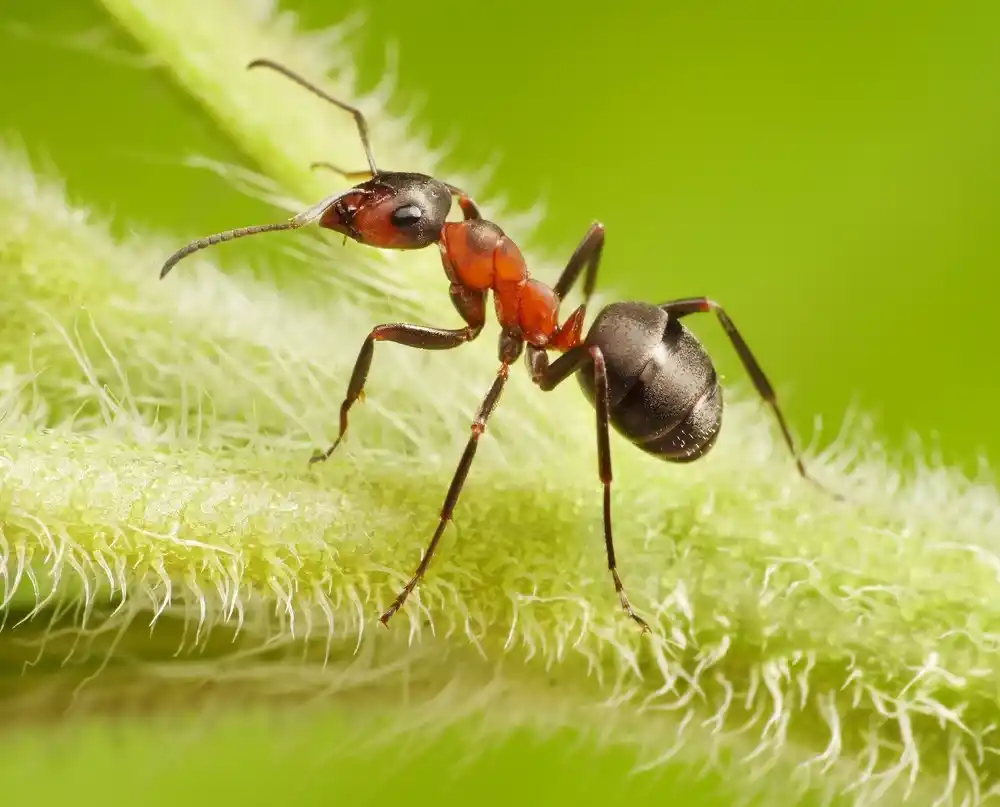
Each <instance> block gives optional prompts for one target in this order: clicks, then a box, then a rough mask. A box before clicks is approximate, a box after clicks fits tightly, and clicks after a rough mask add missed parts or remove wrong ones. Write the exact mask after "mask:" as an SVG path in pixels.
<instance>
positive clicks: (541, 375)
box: [527, 345, 649, 633]
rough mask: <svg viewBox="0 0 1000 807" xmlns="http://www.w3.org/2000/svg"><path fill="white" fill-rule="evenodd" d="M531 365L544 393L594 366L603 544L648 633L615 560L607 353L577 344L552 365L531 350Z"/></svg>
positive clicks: (618, 587) (621, 591)
mask: <svg viewBox="0 0 1000 807" xmlns="http://www.w3.org/2000/svg"><path fill="white" fill-rule="evenodd" d="M527 358H528V366H529V367H530V368H531V378H532V380H533V381H534V382H535V383H536V384H537V385H538V386H539V387H540V388H541V389H542V390H545V391H549V390H552V389H555V387H557V386H558V385H559V384H561V383H562V382H563V381H565V380H566V379H567V378H569V377H570V376H572V375H573V374H574V373H576V372H577V371H578V370H580V369H582V368H583V367H585V366H586V365H587V364H588V363H590V364H591V366H592V368H593V371H594V387H595V389H596V391H597V394H596V397H595V400H594V406H595V409H596V410H597V467H598V473H599V474H600V477H601V484H602V485H603V486H604V544H605V548H606V550H607V553H608V570H609V571H610V572H611V577H612V579H613V580H614V584H615V592H617V594H618V598H619V599H620V600H621V604H622V610H624V611H625V613H626V614H628V616H629V617H631V618H632V619H633V620H634V621H635V622H636V624H638V625H639V627H640V628H641V629H642V631H643V633H647V632H649V625H648V624H647V623H646V620H644V619H643V618H642V617H641V616H639V615H638V614H637V613H636V612H635V611H634V610H633V608H632V605H631V603H630V602H629V599H628V595H627V594H626V593H625V587H624V586H623V585H622V579H621V577H620V576H619V574H618V564H617V562H616V560H615V543H614V537H613V532H612V524H611V480H612V473H611V439H610V423H611V417H610V405H609V400H608V373H607V368H606V367H605V364H604V354H603V353H601V349H600V348H599V347H596V346H592V347H588V346H586V345H577V346H576V347H573V348H571V349H570V350H568V351H566V353H564V354H563V355H562V356H560V357H559V358H558V359H556V360H555V361H554V362H552V363H551V364H549V357H548V354H546V352H545V351H544V350H542V349H539V348H532V347H529V348H528V354H527Z"/></svg>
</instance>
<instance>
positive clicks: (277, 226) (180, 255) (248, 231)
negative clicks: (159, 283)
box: [160, 191, 350, 280]
mask: <svg viewBox="0 0 1000 807" xmlns="http://www.w3.org/2000/svg"><path fill="white" fill-rule="evenodd" d="M346 193H350V191H346V192H345V193H338V194H336V195H335V196H328V197H326V198H325V199H323V200H321V201H319V202H317V203H316V204H314V205H313V206H312V207H310V208H309V209H308V210H303V211H302V212H301V213H299V214H298V215H297V216H293V217H292V218H290V219H288V220H287V221H279V222H275V223H274V224H254V225H251V226H250V227H237V228H236V229H235V230H226V231H225V232H223V233H216V234H215V235H209V236H206V237H205V238H199V239H198V240H197V241H192V242H191V243H190V244H188V245H187V246H185V247H181V248H180V249H179V250H177V251H176V252H175V253H174V254H173V255H171V256H170V257H169V258H167V262H166V263H165V264H163V268H162V269H161V270H160V280H163V278H165V277H166V276H167V273H168V272H169V271H170V270H171V269H173V268H174V266H176V265H177V264H178V263H179V262H180V261H181V260H183V259H184V258H186V257H187V256H188V255H190V254H191V253H192V252H198V251H199V250H202V249H205V247H211V246H215V245H216V244H221V243H224V242H225V241H232V240H234V239H236V238H244V237H245V236H248V235H257V234H258V233H271V232H274V231H275V230H297V229H299V227H305V226H306V225H307V224H312V223H313V222H314V221H316V220H318V219H319V218H321V217H322V215H323V214H324V213H325V212H326V211H327V209H328V208H329V207H330V205H332V204H333V203H334V202H336V201H337V200H338V199H339V198H340V197H341V196H344V195H345V194H346Z"/></svg>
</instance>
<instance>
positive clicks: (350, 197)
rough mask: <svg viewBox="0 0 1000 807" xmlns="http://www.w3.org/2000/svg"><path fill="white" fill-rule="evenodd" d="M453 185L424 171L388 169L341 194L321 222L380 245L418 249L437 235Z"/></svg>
mask: <svg viewBox="0 0 1000 807" xmlns="http://www.w3.org/2000/svg"><path fill="white" fill-rule="evenodd" d="M451 202H452V194H451V190H450V189H449V188H448V186H447V185H445V184H444V183H443V182H440V181H439V180H436V179H434V178H433V177H429V176H426V175H424V174H411V173H403V172H386V173H382V174H378V175H377V176H375V177H374V178H372V179H370V180H368V181H367V182H362V183H361V184H360V185H357V186H356V187H355V188H353V189H352V190H350V191H348V192H347V193H345V194H343V195H341V196H340V197H339V198H338V199H337V200H336V201H335V202H333V204H331V205H330V207H329V208H327V210H326V211H325V212H324V213H323V216H322V217H321V218H320V221H319V224H320V226H321V227H326V228H327V229H330V230H333V231H334V232H338V233H341V234H342V235H346V236H347V237H348V238H351V239H353V240H354V241H357V242H358V243H360V244H366V245H367V246H372V247H379V248H381V249H420V248H421V247H426V246H427V245H429V244H433V243H434V242H435V241H437V240H438V239H439V238H440V237H441V228H442V227H443V226H444V222H445V218H446V217H447V216H448V211H449V210H450V209H451Z"/></svg>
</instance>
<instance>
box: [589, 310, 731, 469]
mask: <svg viewBox="0 0 1000 807" xmlns="http://www.w3.org/2000/svg"><path fill="white" fill-rule="evenodd" d="M586 344H587V345H588V346H591V347H598V348H600V350H601V353H602V355H603V357H604V363H605V367H606V371H607V377H608V398H609V400H608V403H609V414H610V419H611V424H612V425H613V426H614V428H615V429H616V431H618V432H619V433H620V434H622V435H623V436H625V437H627V438H628V439H629V440H630V441H631V442H632V443H634V444H635V445H636V446H637V447H638V448H640V449H642V450H643V451H645V452H646V453H648V454H652V455H654V456H656V457H659V458H660V459H664V460H668V461H671V462H691V461H693V460H696V459H698V458H699V457H701V456H703V455H704V454H705V453H707V452H708V451H709V449H711V448H712V446H713V445H714V444H715V440H716V438H717V437H718V434H719V429H720V427H721V425H722V388H721V387H720V386H719V382H718V378H717V376H716V372H715V367H714V366H713V365H712V361H711V359H710V358H709V357H708V354H707V353H706V352H705V349H704V347H702V345H701V343H700V342H699V341H698V339H697V338H696V337H695V336H694V334H692V333H691V332H690V331H689V330H688V329H687V328H685V327H684V326H683V325H682V324H681V322H680V320H679V319H678V318H677V316H675V315H674V316H672V315H669V314H668V313H667V312H666V311H664V310H663V309H662V308H657V307H656V306H654V305H648V304H646V303H613V304H611V305H609V306H607V307H606V308H605V309H604V310H603V311H601V312H600V313H599V314H598V315H597V318H596V319H595V320H594V324H593V326H592V327H591V329H590V332H589V333H588V334H587V339H586ZM577 378H578V380H579V382H580V386H581V387H582V388H583V391H584V393H585V394H586V396H587V398H589V399H590V401H591V402H592V403H593V402H594V399H595V398H594V396H595V386H594V373H593V371H591V370H589V368H586V369H583V370H581V371H580V372H578V373H577Z"/></svg>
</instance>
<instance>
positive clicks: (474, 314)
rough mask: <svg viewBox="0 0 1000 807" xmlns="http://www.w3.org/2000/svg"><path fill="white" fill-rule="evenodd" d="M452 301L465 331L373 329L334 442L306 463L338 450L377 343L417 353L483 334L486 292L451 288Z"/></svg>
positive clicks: (390, 326) (393, 326)
mask: <svg viewBox="0 0 1000 807" xmlns="http://www.w3.org/2000/svg"><path fill="white" fill-rule="evenodd" d="M451 299H452V302H453V303H454V305H455V308H456V309H457V310H458V312H459V314H461V316H462V319H464V320H465V322H466V327H464V328H457V329H446V328H429V327H426V326H424V325H411V324H409V323H405V322H397V323H391V324H385V325H377V326H375V327H374V328H372V330H371V333H369V334H368V336H367V338H366V339H365V341H364V343H363V344H362V345H361V351H360V352H359V353H358V358H357V361H355V363H354V370H353V371H352V372H351V380H350V382H348V385H347V396H346V397H345V398H344V401H343V403H342V404H341V405H340V431H339V433H338V435H337V439H336V441H335V442H334V443H333V445H332V446H330V447H329V448H328V449H327V450H326V451H324V452H322V453H320V454H314V455H313V456H312V457H311V458H310V459H309V463H310V464H313V463H316V462H324V461H325V460H327V459H329V458H330V455H332V454H333V452H334V451H336V450H337V446H339V445H340V443H341V441H342V440H343V439H344V435H345V434H347V425H348V413H349V412H350V410H351V407H352V406H353V405H354V403H355V401H357V400H358V399H359V398H361V397H362V396H363V395H364V388H365V382H366V381H367V380H368V371H369V370H370V369H371V365H372V356H373V355H374V353H375V343H376V342H395V343H396V344H399V345H406V346H407V347H415V348H418V349H420V350H450V349H452V348H456V347H459V346H460V345H464V344H465V343H466V342H471V341H473V340H474V339H475V338H476V337H477V336H479V334H480V333H481V332H482V330H483V325H484V323H485V322H486V294H485V292H469V291H467V290H465V289H461V288H459V287H455V286H453V287H452V290H451Z"/></svg>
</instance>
